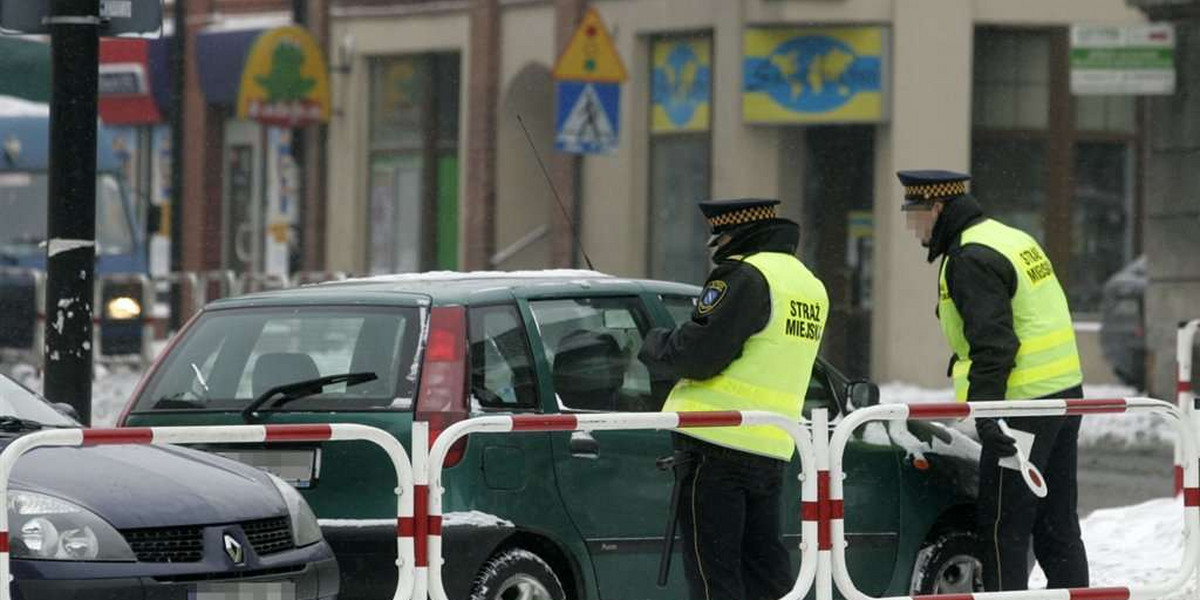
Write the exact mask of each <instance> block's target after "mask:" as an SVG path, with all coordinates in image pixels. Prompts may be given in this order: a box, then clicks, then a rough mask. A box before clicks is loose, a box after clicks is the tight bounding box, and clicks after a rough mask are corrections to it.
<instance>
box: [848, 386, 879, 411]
mask: <svg viewBox="0 0 1200 600" xmlns="http://www.w3.org/2000/svg"><path fill="white" fill-rule="evenodd" d="M846 397H847V398H849V399H850V404H851V405H853V406H854V408H866V407H868V406H875V405H876V404H879V386H877V385H875V384H874V383H871V382H870V381H865V380H859V381H851V382H850V383H848V384H846Z"/></svg>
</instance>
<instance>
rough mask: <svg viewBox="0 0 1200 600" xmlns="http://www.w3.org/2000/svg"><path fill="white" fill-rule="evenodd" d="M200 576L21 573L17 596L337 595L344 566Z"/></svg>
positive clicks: (126, 599)
mask: <svg viewBox="0 0 1200 600" xmlns="http://www.w3.org/2000/svg"><path fill="white" fill-rule="evenodd" d="M13 562H14V563H16V562H20V561H13ZM274 571H279V570H278V569H275V570H274ZM196 579H198V578H197V577H195V576H189V577H180V578H171V577H118V578H91V579H37V578H28V577H24V578H18V579H17V580H16V581H15V582H14V585H13V588H12V589H13V598H14V600H233V599H235V598H236V599H238V600H257V599H258V598H263V599H266V598H271V599H273V600H274V599H278V600H336V599H337V598H338V590H339V588H338V566H337V562H336V560H334V559H333V558H327V559H324V560H320V561H315V562H311V563H308V564H306V565H304V566H303V567H301V568H299V569H296V570H287V571H285V572H275V573H265V574H262V575H258V576H249V577H239V578H224V579H222V578H219V577H218V578H213V579H204V580H202V581H197V580H196Z"/></svg>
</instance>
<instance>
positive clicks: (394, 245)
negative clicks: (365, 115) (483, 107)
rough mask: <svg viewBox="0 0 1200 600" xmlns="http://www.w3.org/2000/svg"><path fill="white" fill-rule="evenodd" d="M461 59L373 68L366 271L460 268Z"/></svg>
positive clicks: (398, 60) (389, 61)
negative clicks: (459, 150) (459, 151)
mask: <svg viewBox="0 0 1200 600" xmlns="http://www.w3.org/2000/svg"><path fill="white" fill-rule="evenodd" d="M459 85H460V80H459V55H457V54H430V55H418V56H401V57H386V58H377V59H374V60H372V61H371V81H370V86H371V92H370V108H371V110H370V121H369V134H368V140H369V152H370V167H369V169H370V170H369V172H368V176H369V178H370V181H369V197H368V223H367V231H366V233H367V236H368V240H369V243H368V245H367V253H368V256H367V265H368V269H369V270H370V272H371V273H394V272H408V271H420V270H427V269H433V268H444V269H454V268H457V266H458V264H457V263H458V255H457V249H458V173H459V165H458V137H459V119H458V114H459V106H460V103H459Z"/></svg>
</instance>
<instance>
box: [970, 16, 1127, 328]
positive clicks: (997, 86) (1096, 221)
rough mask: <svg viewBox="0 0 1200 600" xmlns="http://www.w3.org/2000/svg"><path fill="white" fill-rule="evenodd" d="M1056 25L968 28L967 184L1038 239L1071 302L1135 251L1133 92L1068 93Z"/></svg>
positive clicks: (1086, 299)
mask: <svg viewBox="0 0 1200 600" xmlns="http://www.w3.org/2000/svg"><path fill="white" fill-rule="evenodd" d="M1068 55H1069V36H1068V32H1067V31H1066V30H1065V29H1061V28H1059V29H1037V30H1013V29H1002V28H990V27H988V28H980V29H978V30H976V34H975V73H974V90H973V100H974V101H973V106H974V109H973V110H974V114H973V123H974V127H973V133H972V153H971V168H972V174H973V177H974V180H973V182H972V188H973V192H974V193H975V195H976V196H977V197H978V198H979V199H980V202H981V203H982V204H983V207H984V210H985V211H987V212H988V214H989V215H991V216H994V217H996V218H997V219H999V220H1001V221H1003V222H1005V223H1007V224H1009V225H1012V226H1014V227H1019V228H1021V229H1023V230H1025V231H1026V232H1028V233H1029V234H1031V235H1033V236H1034V237H1035V238H1037V239H1038V241H1039V242H1041V243H1042V244H1043V246H1045V248H1046V251H1047V252H1048V253H1049V255H1050V257H1051V259H1052V260H1053V261H1054V264H1055V267H1056V270H1057V272H1058V276H1059V279H1060V280H1061V281H1062V284H1063V287H1064V289H1065V290H1066V293H1067V297H1068V300H1069V301H1070V304H1071V309H1072V310H1073V311H1074V312H1075V313H1077V314H1081V315H1087V314H1094V313H1095V312H1096V311H1097V310H1098V309H1099V303H1100V292H1101V289H1102V287H1103V285H1104V282H1105V281H1106V280H1107V279H1108V278H1109V277H1110V276H1111V275H1112V274H1113V273H1116V272H1117V271H1118V270H1119V269H1120V268H1121V267H1122V266H1124V265H1125V264H1126V263H1127V262H1129V261H1130V260H1132V258H1133V257H1134V256H1135V255H1136V253H1137V252H1138V248H1137V247H1136V239H1135V238H1136V236H1135V235H1134V229H1135V228H1136V223H1137V219H1136V215H1137V210H1138V198H1137V190H1136V188H1135V186H1134V181H1135V180H1136V171H1137V161H1136V159H1135V157H1136V156H1137V144H1138V139H1139V138H1138V136H1139V128H1138V122H1137V99H1136V98H1134V97H1132V96H1073V95H1072V94H1071V91H1070V70H1069V65H1068V59H1067V57H1068Z"/></svg>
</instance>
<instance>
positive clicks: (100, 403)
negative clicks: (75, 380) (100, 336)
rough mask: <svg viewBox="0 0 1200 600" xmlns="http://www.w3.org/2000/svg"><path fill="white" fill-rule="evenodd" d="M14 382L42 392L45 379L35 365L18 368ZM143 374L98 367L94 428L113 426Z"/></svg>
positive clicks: (96, 371)
mask: <svg viewBox="0 0 1200 600" xmlns="http://www.w3.org/2000/svg"><path fill="white" fill-rule="evenodd" d="M12 377H13V379H15V380H17V381H18V382H20V383H21V384H22V385H24V386H25V387H27V388H29V389H31V390H33V391H35V392H38V393H39V394H40V393H41V392H42V376H41V374H40V373H38V372H37V370H36V369H35V368H33V366H31V365H17V366H16V367H14V368H13V369H12ZM141 377H142V372H141V370H139V369H135V368H134V367H129V366H114V367H111V368H110V367H104V366H102V365H96V366H95V379H93V380H92V427H113V426H115V425H116V424H117V419H118V418H119V417H120V416H121V411H122V410H124V409H125V403H126V401H128V400H129V397H130V396H132V395H133V389H134V388H135V387H137V383H138V380H139V379H141Z"/></svg>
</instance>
